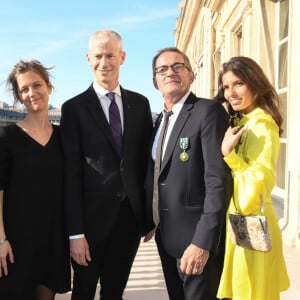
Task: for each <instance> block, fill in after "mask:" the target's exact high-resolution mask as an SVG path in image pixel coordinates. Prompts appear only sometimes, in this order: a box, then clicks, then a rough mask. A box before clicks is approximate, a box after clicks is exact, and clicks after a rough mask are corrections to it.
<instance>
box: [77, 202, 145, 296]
mask: <svg viewBox="0 0 300 300" xmlns="http://www.w3.org/2000/svg"><path fill="white" fill-rule="evenodd" d="M140 239H141V234H140V232H139V229H138V226H137V223H136V220H135V217H134V215H133V213H132V209H131V207H130V204H129V200H128V199H127V200H123V201H122V202H121V208H120V212H119V217H118V219H117V221H116V224H115V225H114V228H113V230H112V232H111V234H110V236H109V237H108V238H106V239H105V240H103V241H99V242H90V241H89V248H90V253H91V257H92V261H91V262H90V263H89V265H88V266H87V267H84V266H79V265H78V264H76V263H75V262H74V261H72V266H73V269H74V278H73V291H72V300H93V299H94V297H95V292H96V287H97V283H98V281H99V278H100V299H101V300H122V295H123V292H124V289H125V287H126V284H127V281H128V277H129V274H130V270H131V266H132V263H133V261H134V258H135V255H136V252H137V250H138V246H139V243H140Z"/></svg>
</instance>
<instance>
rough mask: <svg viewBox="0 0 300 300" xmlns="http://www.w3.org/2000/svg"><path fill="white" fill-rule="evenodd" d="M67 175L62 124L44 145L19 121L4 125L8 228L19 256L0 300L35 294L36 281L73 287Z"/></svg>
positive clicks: (1, 283) (0, 148) (1, 156)
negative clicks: (65, 210) (66, 205)
mask: <svg viewBox="0 0 300 300" xmlns="http://www.w3.org/2000/svg"><path fill="white" fill-rule="evenodd" d="M63 178H64V176H63V154H62V150H61V145H60V137H59V128H58V127H57V126H53V133H52V136H51V137H50V139H49V141H48V143H47V144H46V145H45V146H42V145H41V144H39V143H38V142H36V141H35V140H34V139H32V138H31V137H30V136H29V135H28V134H26V133H25V132H24V131H23V130H22V129H21V128H19V127H18V126H17V125H15V124H14V125H9V126H6V127H2V128H0V190H3V191H4V199H3V219H4V228H5V233H6V236H7V239H8V240H9V242H10V243H11V246H12V250H13V253H14V258H15V263H14V264H9V265H8V276H4V277H2V278H0V299H1V300H6V299H7V300H8V299H9V300H12V299H32V292H33V287H34V286H35V285H36V284H43V285H45V286H47V287H48V288H50V289H51V290H53V291H54V292H57V293H63V292H66V291H68V290H70V261H69V246H68V245H69V242H68V237H67V236H66V231H65V225H64V216H63Z"/></svg>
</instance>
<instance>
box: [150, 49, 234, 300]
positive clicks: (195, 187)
mask: <svg viewBox="0 0 300 300" xmlns="http://www.w3.org/2000/svg"><path fill="white" fill-rule="evenodd" d="M152 68H153V81H154V85H155V87H156V88H157V89H159V90H160V91H161V93H162V95H163V98H164V113H163V114H161V116H160V117H159V118H158V121H157V124H156V128H155V134H154V136H153V146H152V159H151V160H150V161H149V167H148V172H147V180H146V191H147V199H148V206H147V207H148V212H149V218H148V222H149V226H151V224H152V228H153V227H155V229H156V236H155V239H156V243H157V247H158V251H159V254H160V258H161V262H162V267H163V272H164V276H165V280H166V285H167V289H168V293H169V297H170V299H171V300H211V299H216V293H217V288H218V284H219V278H220V275H221V271H222V264H223V255H224V249H223V248H224V232H225V231H224V229H225V228H224V227H225V214H226V209H227V206H228V203H229V199H230V195H231V189H232V180H231V176H230V170H229V169H228V168H227V166H226V164H225V163H224V162H223V156H222V154H221V142H222V140H223V137H224V133H225V131H226V129H227V128H228V124H229V122H228V115H227V113H226V111H225V110H224V108H223V107H222V106H221V105H220V104H218V103H217V102H216V101H213V100H208V99H203V98H198V97H196V96H195V95H194V94H193V93H192V92H190V85H191V84H192V82H193V81H194V73H193V71H192V67H191V64H190V61H189V59H188V57H187V56H186V55H185V54H184V53H182V52H181V51H180V50H178V49H177V48H173V47H172V48H164V49H162V50H160V51H159V52H158V53H157V55H156V56H155V57H154V59H153V63H152ZM167 115H169V121H168V126H167V129H166V130H165V133H164V136H165V137H164V142H163V143H162V144H161V142H160V140H161V139H160V136H162V135H163V133H162V130H163V129H162V127H163V124H164V122H165V118H167ZM158 148H159V149H160V151H159V152H158ZM158 153H159V154H158ZM158 155H160V156H161V157H159V158H158V157H157V156H158ZM157 164H159V165H160V167H159V168H158V172H157V173H155V170H156V169H157ZM154 165H155V166H154ZM153 190H154V192H153ZM155 194H157V195H158V196H157V197H156V196H155ZM156 198H157V199H156ZM157 200H158V203H156V201H157ZM150 237H151V233H149V234H148V235H147V236H146V238H145V239H146V240H148V239H149V238H150Z"/></svg>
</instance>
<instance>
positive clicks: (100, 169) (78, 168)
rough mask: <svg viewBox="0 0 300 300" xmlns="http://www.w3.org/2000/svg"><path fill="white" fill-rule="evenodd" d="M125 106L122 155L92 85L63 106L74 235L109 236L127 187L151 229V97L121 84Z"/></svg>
mask: <svg viewBox="0 0 300 300" xmlns="http://www.w3.org/2000/svg"><path fill="white" fill-rule="evenodd" d="M121 95H122V102H123V110H124V134H123V144H124V146H123V153H122V155H121V157H120V155H119V154H118V151H117V148H116V145H115V143H114V140H113V136H112V133H111V129H110V125H109V123H108V121H107V119H106V117H105V115H104V112H103V110H102V107H101V104H100V101H99V99H98V97H97V95H96V93H95V91H94V89H93V87H92V85H91V86H90V87H89V88H88V89H87V90H86V91H85V92H83V93H82V94H80V95H77V96H76V97H74V98H72V99H70V100H68V101H66V102H65V103H64V104H63V106H62V118H61V126H60V127H61V136H62V144H63V150H64V155H65V165H66V168H65V175H66V179H65V181H66V182H65V203H66V221H67V228H68V234H69V235H76V234H80V233H84V234H85V235H86V237H87V238H88V239H90V240H93V241H97V240H101V239H103V238H105V237H106V236H107V235H108V234H109V232H110V230H111V228H112V226H113V224H114V222H115V221H116V218H117V215H118V210H119V207H120V200H121V198H122V197H123V196H124V191H125V193H126V195H127V196H128V198H129V201H130V204H131V207H132V210H133V213H134V215H135V217H136V220H137V222H138V224H139V227H140V230H141V232H144V231H145V211H146V209H145V198H144V190H143V186H144V176H145V172H146V164H147V163H146V152H147V147H148V144H149V139H150V135H151V132H152V128H153V126H152V117H151V111H150V106H149V102H148V100H147V99H146V98H145V97H144V96H142V95H140V94H138V93H135V92H132V91H129V90H125V89H123V88H122V87H121Z"/></svg>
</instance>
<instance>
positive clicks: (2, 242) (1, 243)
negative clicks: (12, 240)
mask: <svg viewBox="0 0 300 300" xmlns="http://www.w3.org/2000/svg"><path fill="white" fill-rule="evenodd" d="M6 242H7V238H4V239H3V240H0V246H1V245H4V244H5V243H6Z"/></svg>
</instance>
